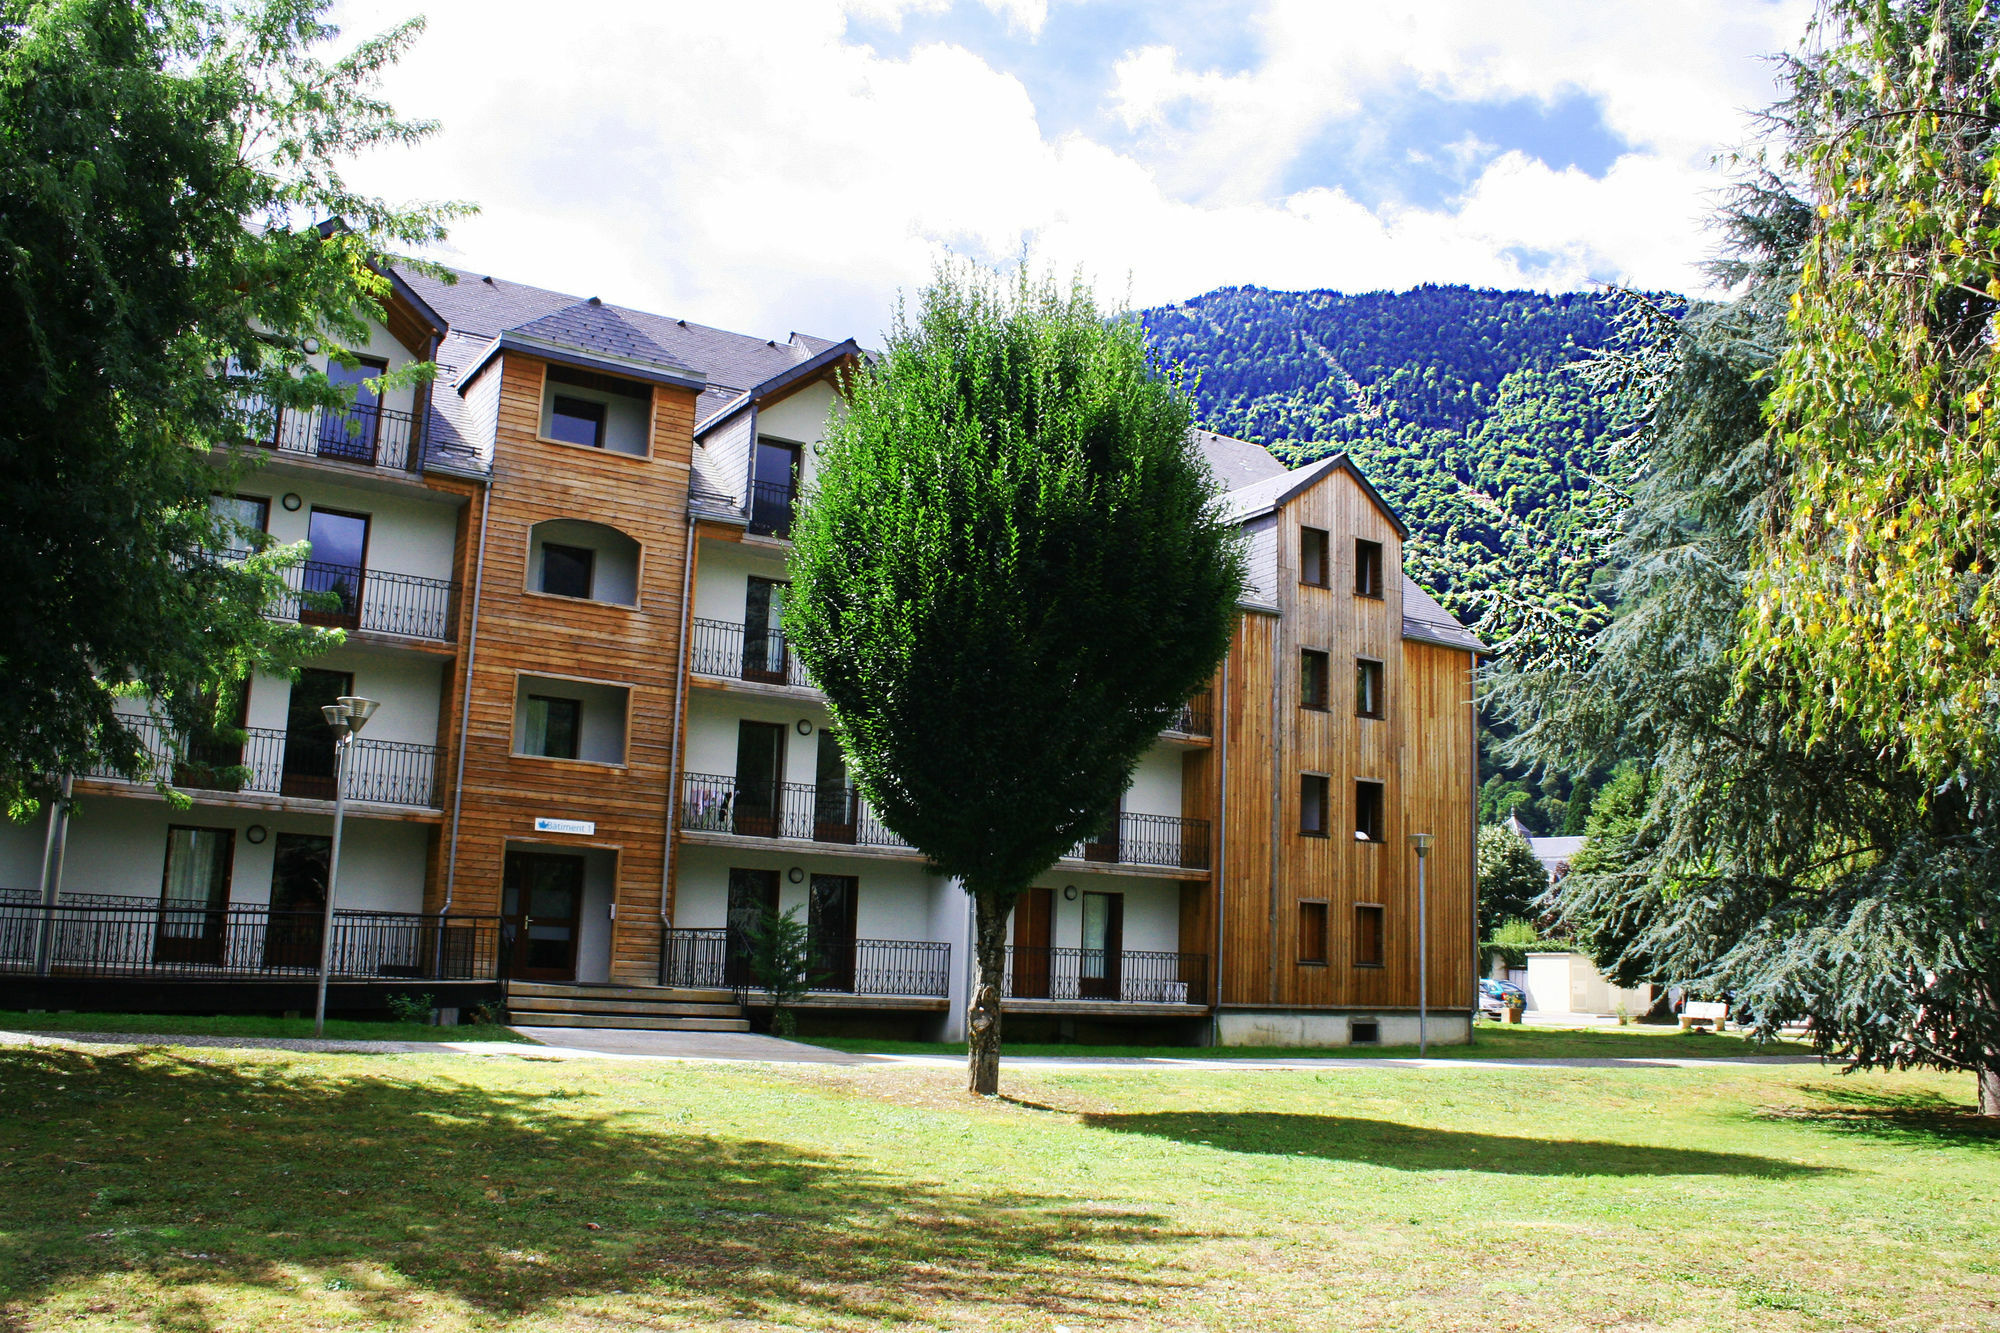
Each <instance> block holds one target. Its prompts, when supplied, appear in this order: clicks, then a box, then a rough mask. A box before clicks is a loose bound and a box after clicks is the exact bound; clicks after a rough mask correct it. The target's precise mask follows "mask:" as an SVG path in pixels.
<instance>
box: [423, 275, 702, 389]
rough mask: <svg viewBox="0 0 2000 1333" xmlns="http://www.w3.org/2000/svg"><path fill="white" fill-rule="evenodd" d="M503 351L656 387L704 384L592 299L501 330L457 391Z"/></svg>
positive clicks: (463, 375) (463, 374)
mask: <svg viewBox="0 0 2000 1333" xmlns="http://www.w3.org/2000/svg"><path fill="white" fill-rule="evenodd" d="M507 348H512V349H514V350H516V351H522V352H529V353H532V354H533V355H535V356H539V357H542V358H544V359H546V360H549V361H554V362H558V363H560V364H562V365H567V366H574V367H576V368H578V369H580V370H596V371H608V372H610V373H612V374H614V375H628V376H632V377H634V378H636V379H642V380H651V381H653V382H654V383H658V384H672V385H678V386H680V387H682V388H688V389H696V390H699V389H701V388H702V387H703V386H704V385H705V384H706V382H707V377H706V376H704V375H703V374H702V373H701V372H700V371H699V370H696V369H694V368H693V367H691V366H688V365H686V364H684V363H683V362H680V361H677V360H675V359H674V357H673V356H672V355H670V354H669V353H668V352H667V350H666V349H665V348H664V347H661V346H660V345H659V344H658V343H656V342H654V341H653V340H652V339H651V338H648V337H647V336H646V335H645V334H643V333H641V332H640V331H639V330H638V329H635V328H633V327H632V325H631V324H629V323H627V322H626V321H625V320H624V319H623V318H621V317H620V316H619V314H618V312H617V311H616V310H613V309H612V308H611V307H610V306H607V305H605V304H604V303H603V302H602V301H600V300H598V299H597V298H596V297H594V296H593V297H591V298H590V299H589V300H588V301H578V302H576V303H575V304H573V305H567V306H564V307H563V308H562V309H560V310H553V311H550V312H549V313H548V314H546V315H542V316H540V317H538V318H535V319H531V320H529V321H527V322H526V323H524V324H519V325H516V326H515V327H513V328H510V329H505V330H502V331H501V333H500V335H499V336H498V337H496V338H494V339H493V341H492V342H490V343H488V344H487V345H486V347H485V349H484V350H483V351H481V352H480V353H479V355H478V356H477V357H475V358H473V361H472V363H471V364H470V365H468V366H466V367H465V369H464V370H462V371H461V372H459V376H458V391H459V393H461V394H463V393H464V392H465V391H466V389H467V388H468V387H470V385H471V383H472V381H473V380H474V379H476V378H477V377H478V375H479V372H480V371H481V370H482V369H484V368H485V366H486V363H487V362H488V361H491V360H492V359H493V358H494V357H495V356H497V355H499V354H500V352H501V351H502V350H504V349H507Z"/></svg>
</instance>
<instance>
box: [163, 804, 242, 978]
mask: <svg viewBox="0 0 2000 1333" xmlns="http://www.w3.org/2000/svg"><path fill="white" fill-rule="evenodd" d="M235 849H236V832H235V830H233V829H216V828H188V827H185V826H183V825H178V824H177V825H175V826H173V827H172V828H169V829H168V830H167V864H166V871H165V874H164V876H163V878H162V882H161V886H160V920H159V927H158V929H157V931H156V932H155V934H154V937H153V957H154V959H156V960H157V961H159V962H162V963H205V964H208V965H209V966H218V965H220V964H221V962H222V947H223V925H224V922H225V921H226V919H227V909H228V907H229V871H230V861H231V858H232V856H233V853H234V852H235Z"/></svg>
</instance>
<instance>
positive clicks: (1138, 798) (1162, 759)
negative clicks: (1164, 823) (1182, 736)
mask: <svg viewBox="0 0 2000 1333" xmlns="http://www.w3.org/2000/svg"><path fill="white" fill-rule="evenodd" d="M1183 753H1185V752H1184V751H1182V750H1180V749H1178V748H1176V747H1174V746H1171V745H1155V746H1154V747H1153V748H1152V749H1150V750H1148V751H1147V752H1146V753H1145V755H1144V756H1143V757H1142V758H1141V759H1140V760H1139V766H1138V767H1137V768H1136V769H1134V770H1133V772H1132V785H1131V786H1130V787H1129V788H1127V789H1126V792H1125V809H1126V811H1127V812H1128V813H1130V814H1135V815H1171V816H1173V817H1174V818H1176V819H1178V818H1180V813H1181V756H1182V754H1183Z"/></svg>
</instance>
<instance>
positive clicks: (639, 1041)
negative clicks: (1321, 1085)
mask: <svg viewBox="0 0 2000 1333" xmlns="http://www.w3.org/2000/svg"><path fill="white" fill-rule="evenodd" d="M514 1030H515V1031H516V1032H519V1033H521V1034H522V1035H524V1036H527V1037H531V1038H533V1039H534V1040H535V1041H536V1042H537V1043H540V1044H538V1045H533V1046H530V1045H525V1044H523V1043H520V1042H506V1041H331V1040H321V1041H314V1040H312V1039H310V1038H296V1037H201V1036H174V1035H170V1034H149V1033H133V1032H0V1046H63V1045H71V1044H81V1045H91V1046H179V1047H185V1048H193V1049H223V1050H274V1051H325V1052H340V1053H350V1054H361V1055H482V1056H511V1057H513V1058H515V1059H521V1060H612V1061H631V1060H637V1061H699V1062H714V1061H721V1062H740V1063H752V1064H814V1065H843V1066H857V1065H909V1066H916V1067H919V1068H936V1069H962V1068H964V1067H965V1060H964V1057H962V1056H946V1055H857V1054H851V1053H849V1052H846V1051H831V1050H828V1049H826V1048H825V1047H823V1046H809V1045H806V1044H805V1043H803V1042H795V1041H784V1040H781V1039H779V1038H777V1037H765V1036H759V1035H757V1034H755V1033H749V1032H642V1031H626V1030H608V1029H606V1030H599V1029H588V1028H530V1027H520V1028H516V1029H514ZM1004 1063H1005V1064H1006V1066H1007V1067H1009V1068H1014V1069H1047V1070H1061V1071H1076V1072H1088V1071H1093V1070H1095V1071H1098V1072H1103V1073H1110V1072H1130V1071H1131V1070H1134V1069H1160V1070H1192V1071H1209V1072H1222V1071H1229V1072H1235V1073H1242V1072H1246V1071H1257V1070H1268V1071H1277V1072H1289V1073H1324V1072H1328V1071H1332V1070H1370V1069H1374V1070H1381V1069H1419V1070H1423V1069H1709V1068H1728V1067H1729V1066H1731V1065H1746V1064H1747V1065H1815V1064H1818V1063H1820V1061H1819V1058H1818V1057H1817V1056H1811V1055H1753V1056H1740V1057H1736V1058H1733V1059H1690V1058H1679V1057H1665V1056H1661V1057H1650V1056H1633V1057H1611V1056H1590V1057H1568V1058H1560V1059H1545V1060H1477V1059H1428V1060H1423V1059H1375V1058H1369V1057H1366V1056H1361V1057H1353V1058H1347V1057H1314V1058H1301V1059H1297V1060H1218V1059H1211V1058H1202V1057H1198V1056H1188V1057H1184V1056H1164V1055H1163V1056H1086V1055H1076V1056H1052V1055H1010V1056H1006V1057H1004Z"/></svg>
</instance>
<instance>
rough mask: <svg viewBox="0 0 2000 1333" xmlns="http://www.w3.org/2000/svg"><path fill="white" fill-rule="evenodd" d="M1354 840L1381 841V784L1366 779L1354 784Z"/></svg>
mask: <svg viewBox="0 0 2000 1333" xmlns="http://www.w3.org/2000/svg"><path fill="white" fill-rule="evenodd" d="M1354 840H1355V841H1356V842H1380V841H1382V784H1381V783H1379V782H1369V781H1366V780H1363V781H1359V782H1356V783H1355V784H1354Z"/></svg>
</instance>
